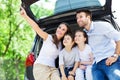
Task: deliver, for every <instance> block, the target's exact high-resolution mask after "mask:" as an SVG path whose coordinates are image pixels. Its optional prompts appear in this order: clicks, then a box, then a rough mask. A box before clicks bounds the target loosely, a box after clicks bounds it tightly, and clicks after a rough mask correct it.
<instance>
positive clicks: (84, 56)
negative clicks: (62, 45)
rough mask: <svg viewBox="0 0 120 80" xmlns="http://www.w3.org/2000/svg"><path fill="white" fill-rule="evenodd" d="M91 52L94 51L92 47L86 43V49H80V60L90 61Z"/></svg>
mask: <svg viewBox="0 0 120 80" xmlns="http://www.w3.org/2000/svg"><path fill="white" fill-rule="evenodd" d="M77 48H78V47H77ZM91 52H92V50H91V47H90V46H89V45H88V44H86V46H85V49H84V50H83V51H80V50H79V59H80V61H90V55H89V54H90V53H91Z"/></svg>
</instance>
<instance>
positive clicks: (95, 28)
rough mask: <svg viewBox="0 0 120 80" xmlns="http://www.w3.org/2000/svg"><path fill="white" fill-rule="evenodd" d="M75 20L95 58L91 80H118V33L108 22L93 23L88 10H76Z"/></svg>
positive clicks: (119, 51) (119, 64) (119, 42)
mask: <svg viewBox="0 0 120 80" xmlns="http://www.w3.org/2000/svg"><path fill="white" fill-rule="evenodd" d="M76 18H77V23H78V25H79V26H80V27H83V28H84V30H85V31H86V32H87V34H88V43H89V45H90V46H91V48H92V52H93V54H94V57H95V63H94V64H93V67H92V74H93V75H94V76H93V80H120V57H119V55H120V33H119V32H118V31H116V30H115V29H114V28H113V26H112V25H111V24H110V23H108V22H105V21H96V22H93V21H92V13H91V12H90V11H89V10H78V11H77V12H76ZM113 41H114V42H115V44H116V45H115V44H114V43H113Z"/></svg>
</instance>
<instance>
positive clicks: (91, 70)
mask: <svg viewBox="0 0 120 80" xmlns="http://www.w3.org/2000/svg"><path fill="white" fill-rule="evenodd" d="M20 14H21V15H22V17H24V18H25V19H26V20H27V22H28V23H29V24H30V25H31V27H32V28H33V29H34V30H35V32H37V34H38V35H39V36H40V37H41V38H43V45H42V48H41V50H40V53H39V56H38V58H37V59H36V61H35V63H34V66H33V75H34V78H35V80H61V79H62V80H120V57H119V55H120V33H119V32H118V31H116V30H115V29H114V28H113V26H112V25H111V24H109V23H108V22H102V21H96V22H93V21H92V13H91V12H90V11H89V10H78V11H77V12H76V19H77V23H78V25H79V26H80V27H83V28H84V30H77V31H76V32H75V33H74V34H73V33H72V32H71V30H70V27H69V25H68V24H67V23H64V22H63V23H61V24H60V25H59V26H58V28H57V29H56V32H55V34H53V35H51V34H48V33H46V32H45V31H43V30H42V29H41V28H40V27H39V25H38V24H37V23H36V22H34V21H33V20H32V19H31V18H30V17H29V16H28V15H27V14H26V11H25V10H24V9H23V8H22V7H21V11H20ZM87 43H88V44H89V45H88V44H87ZM62 45H63V46H62ZM46 49H47V50H46ZM58 56H59V70H58V69H57V68H56V67H55V59H56V58H57V57H58Z"/></svg>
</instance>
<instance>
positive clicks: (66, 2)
mask: <svg viewBox="0 0 120 80" xmlns="http://www.w3.org/2000/svg"><path fill="white" fill-rule="evenodd" d="M104 4H105V0H40V1H37V2H36V3H34V4H32V5H31V6H30V8H31V10H32V12H33V14H34V15H35V16H36V18H38V19H40V18H44V17H48V16H51V15H53V14H58V13H61V12H65V11H69V10H73V9H77V8H83V7H96V6H98V7H101V6H104Z"/></svg>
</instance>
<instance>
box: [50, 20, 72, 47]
mask: <svg viewBox="0 0 120 80" xmlns="http://www.w3.org/2000/svg"><path fill="white" fill-rule="evenodd" d="M61 24H64V25H66V27H67V31H66V32H65V34H66V33H71V32H72V31H71V29H70V25H69V24H68V23H66V22H62V23H60V24H59V26H60V25H61ZM59 26H58V27H59ZM65 34H64V35H65ZM52 36H53V42H54V44H55V45H56V47H57V48H58V44H59V42H60V41H63V38H61V40H58V38H57V36H56V34H53V35H52ZM62 47H63V44H62Z"/></svg>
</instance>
